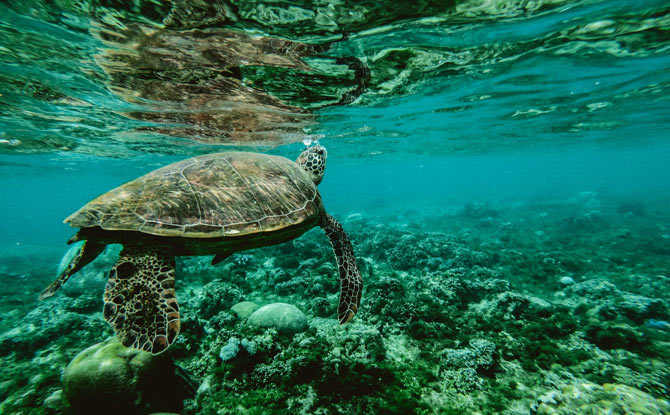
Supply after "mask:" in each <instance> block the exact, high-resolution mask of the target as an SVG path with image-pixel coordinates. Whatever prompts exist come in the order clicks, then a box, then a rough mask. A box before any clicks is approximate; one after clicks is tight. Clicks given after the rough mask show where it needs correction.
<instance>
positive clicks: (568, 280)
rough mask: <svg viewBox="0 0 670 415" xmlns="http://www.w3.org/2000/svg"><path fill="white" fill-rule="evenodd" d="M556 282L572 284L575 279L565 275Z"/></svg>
mask: <svg viewBox="0 0 670 415" xmlns="http://www.w3.org/2000/svg"><path fill="white" fill-rule="evenodd" d="M558 282H560V283H561V284H563V285H566V286H567V285H572V284H574V283H575V280H574V279H572V277H568V276H565V277H563V278H561V279H560V280H558Z"/></svg>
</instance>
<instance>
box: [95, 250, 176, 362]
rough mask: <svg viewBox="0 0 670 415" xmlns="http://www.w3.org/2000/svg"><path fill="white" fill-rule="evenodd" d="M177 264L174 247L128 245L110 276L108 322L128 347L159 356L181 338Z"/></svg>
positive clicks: (106, 311) (106, 288) (105, 309)
mask: <svg viewBox="0 0 670 415" xmlns="http://www.w3.org/2000/svg"><path fill="white" fill-rule="evenodd" d="M174 285H175V260H174V255H173V253H172V250H171V248H170V247H164V246H148V247H147V246H141V247H140V246H137V245H128V246H126V247H124V249H123V251H121V256H120V258H119V260H118V261H117V262H116V264H115V265H114V267H113V268H112V270H111V271H110V272H109V280H108V281H107V286H106V287H105V295H104V301H105V308H104V310H103V315H104V317H105V320H107V322H109V324H111V325H112V327H114V331H115V332H116V335H117V337H118V338H119V340H120V341H121V343H122V344H123V345H124V346H126V347H132V348H135V349H140V350H144V351H147V352H151V353H153V354H158V353H161V352H163V351H165V349H167V348H168V347H169V346H170V345H171V344H172V343H173V342H174V340H175V339H176V338H177V335H178V334H179V325H180V322H179V304H178V303H177V298H176V297H175V290H174Z"/></svg>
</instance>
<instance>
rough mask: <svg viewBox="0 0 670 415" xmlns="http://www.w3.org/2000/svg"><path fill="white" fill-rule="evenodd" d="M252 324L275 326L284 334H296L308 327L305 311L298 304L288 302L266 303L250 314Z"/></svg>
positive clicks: (249, 321) (266, 326) (249, 320)
mask: <svg viewBox="0 0 670 415" xmlns="http://www.w3.org/2000/svg"><path fill="white" fill-rule="evenodd" d="M247 323H249V324H250V325H252V326H257V327H265V328H275V329H277V331H278V332H279V333H281V334H284V335H289V336H291V335H294V334H296V333H299V332H301V331H305V330H306V329H307V318H306V317H305V313H303V312H302V311H300V310H299V309H298V308H297V307H296V306H294V305H291V304H286V303H272V304H268V305H264V306H263V307H261V308H259V309H258V310H256V311H254V313H253V314H252V315H251V316H249V319H248V320H247Z"/></svg>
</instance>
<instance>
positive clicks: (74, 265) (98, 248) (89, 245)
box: [40, 235, 105, 300]
mask: <svg viewBox="0 0 670 415" xmlns="http://www.w3.org/2000/svg"><path fill="white" fill-rule="evenodd" d="M75 238H77V235H75V236H74V237H73V238H72V239H71V240H75V241H76V239H75ZM74 249H77V248H74ZM104 249H105V245H104V244H100V243H98V242H95V241H84V243H82V244H81V246H80V247H79V248H78V250H77V252H76V253H75V254H74V255H73V256H72V259H71V260H70V262H69V263H68V264H67V266H66V267H65V268H64V269H63V271H61V273H60V274H58V277H56V279H55V280H54V282H52V283H51V284H49V286H48V287H47V288H45V289H44V291H42V294H40V300H44V299H45V298H48V297H51V296H52V295H54V294H55V293H56V291H58V289H59V288H60V287H62V286H63V284H65V282H66V281H67V280H68V279H69V278H70V276H71V275H72V274H74V273H75V272H77V271H79V270H80V269H82V268H84V267H85V266H86V265H88V264H89V263H91V261H93V260H94V259H96V258H97V257H98V255H100V253H101V252H102V251H103V250H104Z"/></svg>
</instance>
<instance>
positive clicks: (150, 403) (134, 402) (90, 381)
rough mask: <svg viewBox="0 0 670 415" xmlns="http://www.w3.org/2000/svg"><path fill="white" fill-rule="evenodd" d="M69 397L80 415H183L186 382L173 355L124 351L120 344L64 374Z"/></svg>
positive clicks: (97, 350)
mask: <svg viewBox="0 0 670 415" xmlns="http://www.w3.org/2000/svg"><path fill="white" fill-rule="evenodd" d="M63 393H64V395H65V398H66V399H67V401H68V402H69V403H70V406H71V407H72V411H73V413H74V414H94V413H95V414H120V413H122V414H129V415H130V414H145V413H147V412H149V411H154V412H159V411H165V412H179V411H181V409H182V400H183V399H184V398H185V397H186V395H187V393H186V388H185V387H184V381H183V380H182V378H180V377H178V376H177V372H176V367H175V365H174V363H173V362H172V360H171V359H170V358H169V357H168V356H167V355H158V356H154V355H152V354H151V353H147V352H143V351H139V350H135V349H129V348H127V347H124V346H123V345H122V344H121V343H119V341H118V340H116V339H115V338H113V339H109V340H107V341H104V342H102V343H98V344H95V345H93V346H91V347H89V348H88V349H85V350H84V351H82V352H81V353H79V354H78V355H77V356H76V357H75V358H74V359H72V361H71V362H70V364H68V366H67V367H66V368H65V373H64V374H63Z"/></svg>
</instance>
